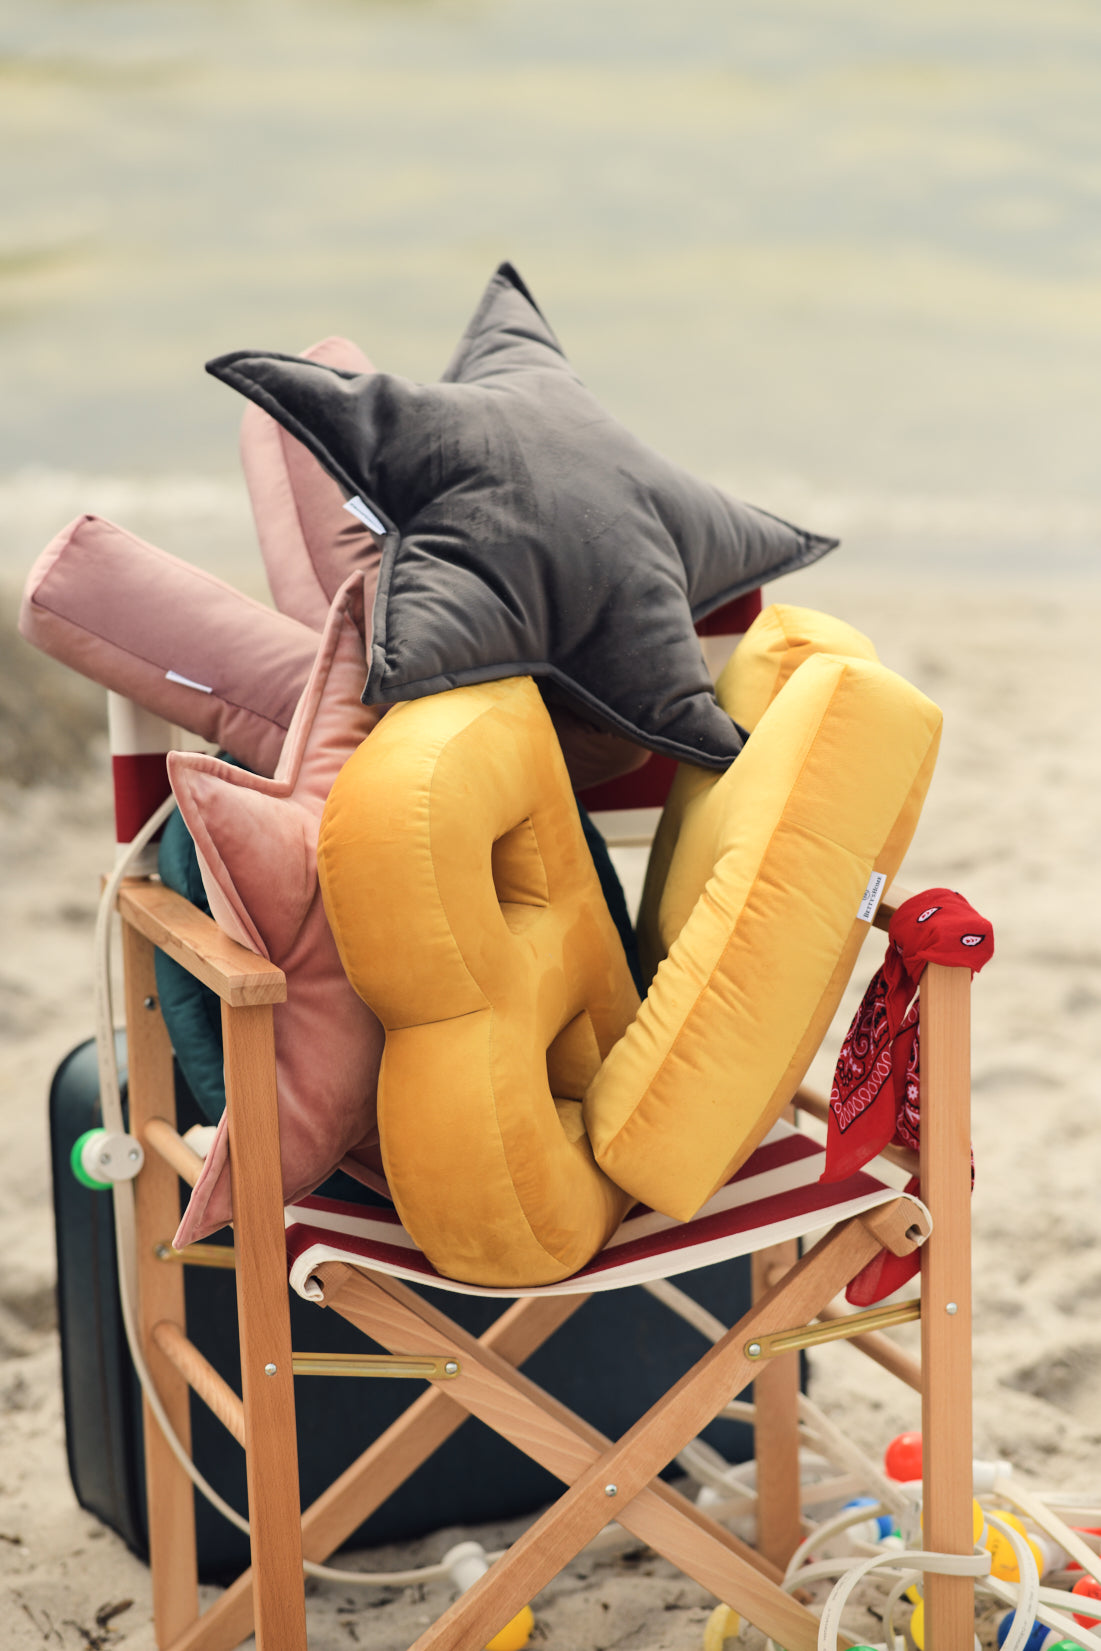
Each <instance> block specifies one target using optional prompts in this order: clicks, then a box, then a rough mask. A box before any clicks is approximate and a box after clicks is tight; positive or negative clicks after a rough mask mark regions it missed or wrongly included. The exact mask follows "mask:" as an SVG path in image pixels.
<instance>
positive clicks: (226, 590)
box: [19, 516, 362, 774]
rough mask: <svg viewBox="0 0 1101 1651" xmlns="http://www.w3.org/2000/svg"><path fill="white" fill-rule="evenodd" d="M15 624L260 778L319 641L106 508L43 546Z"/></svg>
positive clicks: (274, 756) (271, 763)
mask: <svg viewBox="0 0 1101 1651" xmlns="http://www.w3.org/2000/svg"><path fill="white" fill-rule="evenodd" d="M19 629H20V631H21V632H22V634H23V636H25V637H26V639H27V641H28V642H32V643H33V644H34V645H35V647H37V648H41V649H42V651H43V652H44V653H48V654H52V655H53V657H54V658H55V659H60V660H61V661H62V663H63V664H66V665H69V666H71V667H72V669H73V670H75V671H80V672H81V673H82V675H84V676H87V677H91V679H92V681H93V682H99V683H101V684H102V685H103V686H104V687H105V688H112V689H114V691H115V692H116V693H118V694H124V695H125V696H126V698H127V699H132V700H134V701H135V703H136V704H138V705H141V706H144V708H145V709H146V710H147V711H152V712H154V713H155V714H156V715H157V716H161V717H164V718H165V720H166V721H168V722H173V723H176V724H177V726H178V727H180V728H186V729H188V730H189V731H190V732H191V733H193V734H198V735H200V736H201V737H202V738H203V739H206V740H210V741H211V742H212V743H213V744H215V745H220V746H222V747H223V748H224V749H225V750H226V751H229V752H231V753H232V755H233V756H235V757H236V758H238V760H239V761H240V762H243V763H245V764H246V765H247V766H248V767H249V768H253V769H255V770H256V772H257V773H259V774H272V773H274V772H275V765H276V763H277V762H278V761H279V753H280V751H281V750H282V748H283V741H284V739H285V738H286V734H287V729H288V728H289V726H290V722H291V717H292V716H293V714H294V708H295V705H296V703H297V701H298V696H299V694H300V693H301V692H302V685H303V683H304V682H305V680H306V677H307V676H308V674H309V671H310V667H311V665H312V664H313V660H314V656H315V654H316V653H317V641H318V638H317V632H316V630H311V629H310V628H309V627H308V626H306V625H302V624H299V622H298V621H297V620H296V619H291V618H289V617H288V616H287V615H285V614H280V613H273V611H272V610H271V608H268V607H265V606H264V605H263V603H261V602H254V601H253V600H252V599H251V597H248V596H243V595H242V594H241V593H240V591H236V590H234V589H233V588H232V586H230V585H227V584H226V583H225V582H224V580H221V579H217V578H215V576H214V575H213V574H211V573H204V572H203V571H202V569H201V568H197V567H193V566H192V565H191V564H190V563H189V562H182V561H180V559H179V558H178V557H176V556H170V555H169V554H168V553H167V551H163V550H158V549H157V548H156V547H155V546H154V545H150V544H146V542H145V541H144V539H138V538H136V537H135V535H134V534H132V533H128V532H127V531H126V530H125V528H121V527H116V526H115V524H114V523H113V522H108V521H105V520H104V519H103V517H101V516H78V517H77V518H76V520H75V521H74V522H70V523H69V525H68V527H65V528H62V530H61V532H60V533H59V534H58V535H57V537H56V538H55V539H53V540H52V541H51V543H50V544H49V545H48V546H47V547H46V549H45V550H44V551H43V552H42V555H41V556H40V557H39V558H38V560H37V561H36V562H35V564H34V567H33V568H32V569H31V571H30V574H29V575H28V577H27V583H26V587H25V590H24V595H23V605H22V610H21V612H20V615H19ZM181 678H182V679H183V680H182V681H181V680H180V679H181ZM360 686H361V687H362V683H361V684H360Z"/></svg>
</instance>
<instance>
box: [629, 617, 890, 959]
mask: <svg viewBox="0 0 1101 1651" xmlns="http://www.w3.org/2000/svg"><path fill="white" fill-rule="evenodd" d="M820 653H829V654H839V655H842V656H843V657H845V658H848V659H876V658H878V655H877V654H876V651H875V647H874V646H873V644H872V642H871V641H870V640H869V638H868V637H866V636H865V635H864V634H863V632H862V631H858V630H855V629H854V628H853V626H852V625H848V624H846V623H845V621H844V620H843V619H835V618H834V617H833V615H832V614H828V613H818V612H816V611H815V610H814V609H813V608H795V607H791V606H789V605H788V604H786V603H782V602H774V603H772V604H771V606H769V607H767V608H765V609H763V610H762V612H761V613H759V614H758V615H757V618H756V619H755V620H754V621H753V623H752V624H751V625H750V627H749V629H748V631H747V632H746V633H745V635H744V637H743V638H742V640H741V642H740V643H739V644H738V646H737V648H736V649H735V650H734V652H733V654H732V656H731V658H730V659H729V660H728V661H727V663H726V665H725V666H724V667H723V670H722V671H721V672H720V674H719V679H718V682H717V683H716V692H717V694H718V698H719V703H720V704H721V705H726V706H729V707H730V712H731V715H732V716H734V717H736V718H737V720H738V722H739V723H740V724H741V725H742V726H743V727H744V728H747V729H749V730H750V731H752V730H753V729H754V728H756V726H757V724H758V723H759V722H760V720H761V717H762V716H763V715H764V713H765V711H766V710H767V709H768V707H769V706H770V705H771V703H772V701H773V700H774V699H775V698H776V695H777V694H778V693H779V692H780V689H781V688H782V687H783V686H784V683H785V682H787V681H788V679H789V678H790V676H791V674H792V672H793V671H795V670H796V669H797V668H798V667H799V666H800V665H802V664H803V663H804V662H805V661H806V660H807V659H809V658H810V657H811V655H812V654H820ZM714 783H715V776H714V775H713V774H708V773H706V772H704V771H703V770H702V769H699V768H693V767H689V766H688V765H687V764H682V765H681V766H680V767H679V768H678V769H677V772H676V774H675V776H674V779H673V784H672V786H671V787H670V790H669V795H668V797H667V798H666V802H665V807H664V808H663V809H662V814H661V819H660V821H659V822H658V828H657V831H656V832H655V833H654V841H653V843H652V845H651V848H650V856H649V859H648V861H647V864H646V880H645V882H644V884H643V889H642V899H641V901H640V902H639V911H638V947H639V962H640V967H641V969H642V974H643V978H644V980H646V981H647V982H649V981H650V980H652V979H653V976H654V973H655V971H656V969H657V966H658V964H659V963H660V962H661V960H662V959H663V958H664V956H665V954H666V953H667V952H668V950H669V947H670V945H671V944H672V942H673V941H674V940H675V939H676V937H677V935H678V934H679V933H680V931H681V929H682V928H683V927H684V925H685V923H686V922H687V920H688V916H689V914H690V913H691V911H692V908H693V906H694V905H695V904H696V901H697V900H698V899H699V897H700V895H701V894H702V893H703V890H704V887H705V885H706V883H707V879H708V878H709V877H710V875H711V872H712V869H713V868H712V865H711V863H710V861H709V860H707V858H706V856H705V857H702V858H698V859H693V858H692V857H690V856H688V855H685V854H681V855H680V856H679V857H678V859H677V873H676V876H675V877H674V878H673V879H672V882H670V879H669V871H670V866H671V864H672V861H673V855H674V852H675V850H676V846H677V840H678V838H679V836H680V829H681V825H682V823H683V821H684V817H685V813H686V812H687V811H688V810H689V808H690V807H691V806H692V803H693V799H694V798H697V797H700V796H702V794H703V793H704V792H705V791H709V790H710V789H711V787H712V786H713V785H714Z"/></svg>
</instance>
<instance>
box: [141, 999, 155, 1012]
mask: <svg viewBox="0 0 1101 1651" xmlns="http://www.w3.org/2000/svg"><path fill="white" fill-rule="evenodd" d="M156 1007H157V1000H156V998H155V997H147V998H143V999H142V1008H143V1009H155V1008H156Z"/></svg>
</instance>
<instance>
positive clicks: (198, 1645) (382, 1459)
mask: <svg viewBox="0 0 1101 1651" xmlns="http://www.w3.org/2000/svg"><path fill="white" fill-rule="evenodd" d="M587 1300H588V1297H587V1296H580V1295H578V1296H545V1297H530V1298H528V1299H526V1300H521V1301H517V1302H515V1303H514V1304H513V1306H511V1307H509V1308H507V1309H506V1311H505V1312H503V1313H502V1314H501V1316H500V1318H498V1319H495V1320H494V1322H493V1323H492V1324H491V1325H490V1327H489V1329H488V1330H486V1331H485V1332H484V1334H483V1335H482V1336H481V1338H480V1345H481V1346H483V1347H485V1348H487V1349H488V1350H491V1351H493V1352H496V1353H497V1354H499V1355H500V1357H501V1358H504V1359H507V1360H508V1362H509V1363H510V1364H514V1365H516V1364H522V1363H523V1362H524V1360H525V1359H526V1358H528V1356H529V1355H530V1354H532V1353H534V1352H535V1350H536V1348H537V1347H541V1346H542V1344H543V1342H544V1341H546V1340H547V1338H548V1337H549V1336H550V1335H552V1334H553V1333H554V1331H555V1330H556V1329H557V1328H558V1327H559V1325H561V1324H563V1323H565V1321H566V1319H568V1318H569V1317H570V1316H571V1314H573V1313H575V1312H576V1311H577V1309H578V1308H579V1307H583V1306H584V1304H585V1302H586V1301H587ZM466 1417H467V1412H466V1411H465V1410H464V1409H463V1408H462V1407H461V1406H459V1405H457V1404H455V1403H454V1401H453V1400H452V1399H451V1398H449V1396H448V1392H447V1387H446V1386H441V1387H431V1388H429V1389H428V1391H427V1392H425V1393H422V1394H421V1395H420V1397H419V1398H418V1399H416V1400H415V1401H414V1402H413V1404H411V1405H410V1406H409V1408H408V1410H405V1411H403V1412H402V1414H401V1415H400V1416H399V1417H398V1418H397V1420H396V1421H394V1422H393V1423H391V1425H390V1427H388V1428H387V1429H386V1431H385V1432H384V1433H382V1434H380V1436H379V1437H378V1438H377V1439H376V1440H375V1441H374V1443H373V1444H371V1445H369V1446H368V1447H367V1449H366V1450H365V1451H364V1452H363V1454H362V1455H361V1456H360V1457H359V1458H358V1460H357V1461H355V1462H353V1463H352V1465H351V1466H350V1467H349V1468H347V1469H346V1471H345V1472H344V1473H342V1474H341V1475H340V1477H339V1478H338V1479H335V1480H334V1481H333V1483H332V1484H331V1485H330V1486H329V1487H328V1488H327V1489H326V1490H324V1491H323V1492H322V1493H321V1495H320V1496H319V1497H318V1498H317V1501H316V1502H314V1503H313V1504H312V1505H311V1506H310V1507H309V1508H308V1509H307V1510H306V1512H305V1513H304V1514H303V1516H302V1551H303V1553H304V1554H305V1556H306V1558H307V1559H313V1560H317V1561H318V1562H323V1561H324V1560H326V1559H328V1557H329V1555H330V1554H332V1553H334V1552H335V1551H336V1549H337V1548H339V1547H340V1545H341V1543H342V1542H344V1541H345V1540H346V1538H347V1537H349V1536H350V1535H351V1533H352V1532H353V1531H354V1530H355V1528H356V1526H357V1525H359V1524H362V1522H363V1520H365V1519H366V1518H367V1517H368V1515H369V1514H372V1513H373V1512H374V1511H375V1509H376V1508H377V1507H380V1506H381V1505H382V1503H383V1502H385V1501H386V1499H387V1498H388V1497H389V1496H391V1495H392V1494H393V1492H394V1491H395V1490H396V1489H397V1488H398V1486H399V1485H402V1484H404V1483H405V1481H406V1479H408V1477H409V1475H410V1474H411V1473H412V1472H413V1471H414V1469H415V1468H418V1467H419V1466H420V1465H421V1463H422V1462H425V1461H427V1460H428V1458H429V1457H430V1456H431V1455H432V1454H433V1452H434V1451H436V1450H438V1449H439V1447H440V1446H441V1445H442V1444H443V1443H444V1441H445V1440H446V1439H448V1438H450V1436H451V1434H452V1433H454V1432H455V1430H456V1428H458V1427H460V1426H461V1425H462V1423H463V1422H464V1421H465V1420H466ZM252 1582H253V1576H252V1570H251V1568H250V1569H249V1570H247V1571H243V1572H242V1573H241V1575H240V1576H239V1577H238V1578H237V1579H236V1581H235V1582H233V1583H232V1584H231V1585H230V1586H229V1587H228V1588H227V1589H226V1591H225V1593H224V1594H222V1595H221V1597H220V1598H219V1599H218V1600H216V1601H215V1603H214V1604H213V1605H211V1606H210V1607H209V1609H208V1610H206V1611H204V1613H203V1615H202V1617H200V1618H199V1620H198V1622H197V1623H196V1624H195V1625H194V1626H193V1627H192V1629H191V1631H190V1632H189V1633H185V1634H183V1635H182V1636H181V1637H180V1639H179V1640H178V1641H177V1643H176V1644H175V1645H174V1646H173V1647H172V1651H233V1647H234V1646H237V1645H240V1643H241V1641H242V1640H243V1639H246V1638H247V1637H248V1635H249V1634H251V1633H252V1627H253V1609H252Z"/></svg>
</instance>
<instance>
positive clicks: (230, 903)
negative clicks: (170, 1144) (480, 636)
mask: <svg viewBox="0 0 1101 1651" xmlns="http://www.w3.org/2000/svg"><path fill="white" fill-rule="evenodd" d="M362 623H363V575H362V573H360V574H353V576H352V577H351V578H350V579H349V580H348V581H347V583H346V584H345V585H344V586H343V587H342V589H341V590H340V592H339V594H338V596H337V598H336V600H335V601H334V603H333V607H332V612H331V614H330V617H329V623H328V625H327V627H326V629H325V633H324V636H323V638H322V641H321V648H320V651H319V653H318V656H317V660H316V663H315V665H314V668H313V671H312V673H311V675H310V679H309V682H308V683H307V685H306V689H305V692H304V693H303V695H302V698H301V700H300V702H299V705H298V709H297V710H296V712H295V716H294V721H293V722H292V724H291V729H290V732H289V734H288V735H287V741H286V745H285V747H284V750H283V755H282V757H281V758H280V762H279V766H278V768H277V770H276V773H275V777H274V779H270V780H269V779H262V778H259V777H258V776H256V775H252V774H245V773H242V772H241V770H240V769H235V768H231V767H230V766H229V765H228V764H226V763H223V762H219V761H218V760H217V759H216V758H213V757H207V756H200V755H197V754H195V753H191V752H182V751H176V752H173V753H172V755H171V756H170V757H169V759H168V767H169V774H170V777H171V780H172V789H173V791H174V792H175V794H176V800H177V802H178V803H179V805H180V812H181V813H182V815H183V817H184V821H185V823H186V825H187V827H188V829H189V831H190V832H191V834H192V836H193V837H194V839H195V846H196V849H197V850H198V855H199V866H200V869H201V871H202V876H203V886H204V887H205V889H206V892H207V897H208V899H209V900H210V908H211V911H212V912H213V914H214V917H215V918H216V920H217V921H218V923H219V924H220V925H221V926H222V928H223V929H225V931H226V932H227V933H228V934H230V935H232V936H233V938H234V939H235V940H239V941H240V942H241V943H242V945H245V946H248V947H250V948H251V950H253V951H255V952H259V954H260V955H261V956H262V957H266V958H269V959H270V960H271V961H272V962H273V963H277V964H278V965H279V967H280V968H281V969H282V970H283V971H284V972H285V974H286V977H287V1000H286V1002H285V1003H281V1004H277V1005H276V1007H275V1011H274V1016H275V1058H276V1066H277V1070H278V1083H279V1130H280V1148H281V1155H282V1162H283V1192H284V1196H285V1199H286V1201H287V1202H288V1203H290V1202H292V1201H293V1200H294V1199H296V1198H300V1197H303V1196H304V1195H305V1194H306V1193H308V1192H312V1190H313V1189H314V1188H315V1187H317V1186H319V1185H320V1183H321V1182H322V1181H324V1180H325V1179H326V1177H327V1176H328V1175H329V1174H330V1173H331V1172H332V1171H333V1170H334V1169H335V1168H336V1167H337V1166H338V1165H341V1166H342V1167H343V1168H345V1169H347V1170H348V1171H349V1172H350V1173H351V1174H353V1175H357V1176H358V1178H359V1179H361V1180H365V1181H366V1182H367V1183H368V1184H369V1185H377V1176H376V1175H374V1174H372V1171H375V1170H377V1166H378V1162H379V1159H378V1131H377V1127H376V1094H377V1087H378V1070H379V1063H380V1060H381V1058H382V1042H383V1034H382V1028H381V1026H380V1025H379V1022H378V1020H377V1019H376V1018H375V1016H374V1015H373V1014H372V1012H371V1011H370V1009H368V1008H367V1005H366V1004H365V1003H363V1002H362V1001H361V1000H360V999H359V998H358V997H357V996H356V994H355V992H354V991H353V990H352V988H351V986H350V985H349V984H348V980H347V978H346V976H345V974H344V971H343V969H342V968H341V966H340V958H339V957H338V955H337V950H336V944H335V942H334V940H333V937H332V934H331V932H330V930H329V925H328V923H327V921H326V918H325V911H324V907H323V906H322V903H321V891H320V888H319V887H318V881H317V834H318V827H319V825H320V821H321V813H322V809H323V807H324V804H325V799H326V797H327V796H328V794H329V790H330V787H331V786H332V783H333V781H334V780H335V779H336V776H337V774H338V773H339V771H340V769H341V768H342V767H343V765H344V763H345V761H346V760H347V758H348V757H350V756H351V754H352V752H353V751H355V750H356V748H357V747H358V746H359V745H360V743H361V742H362V741H363V739H364V738H365V737H366V736H367V734H368V733H369V732H370V730H371V729H372V727H373V726H374V724H375V723H376V722H377V721H378V718H379V715H380V712H379V711H378V709H376V708H373V707H367V706H364V705H361V704H360V699H359V695H360V690H361V688H362V686H363V635H362V631H361V628H360V627H361V626H362ZM228 1168H229V1156H228V1140H227V1130H226V1120H225V1118H224V1117H223V1119H222V1122H221V1123H220V1124H219V1126H218V1130H217V1133H216V1135H215V1138H214V1144H213V1147H212V1148H211V1151H210V1154H209V1155H208V1157H207V1160H206V1163H205V1165H204V1167H203V1172H202V1174H201V1176H200V1177H199V1180H198V1182H197V1183H196V1185H195V1187H194V1190H193V1191H192V1194H191V1199H190V1202H189V1204H188V1206H187V1210H186V1212H185V1214H184V1218H183V1221H182V1223H181V1225H180V1229H179V1232H178V1233H177V1235H176V1240H175V1242H176V1243H177V1244H178V1245H180V1246H182V1245H184V1244H189V1243H194V1242H195V1240H197V1239H199V1238H203V1237H205V1236H206V1235H207V1234H208V1233H212V1232H214V1231H216V1230H217V1228H219V1227H221V1226H223V1225H224V1224H225V1223H226V1222H227V1221H228V1220H230V1218H231V1214H232V1209H231V1197H230V1178H229V1175H228V1173H227V1172H228Z"/></svg>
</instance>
